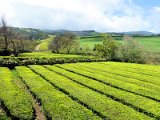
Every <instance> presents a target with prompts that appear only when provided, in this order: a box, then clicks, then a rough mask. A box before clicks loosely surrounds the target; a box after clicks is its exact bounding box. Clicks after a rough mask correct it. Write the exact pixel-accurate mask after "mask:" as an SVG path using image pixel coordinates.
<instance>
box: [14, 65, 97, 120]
mask: <svg viewBox="0 0 160 120" xmlns="http://www.w3.org/2000/svg"><path fill="white" fill-rule="evenodd" d="M30 67H31V68H38V69H39V67H38V66H30ZM16 70H17V71H18V73H19V75H20V76H21V77H22V79H23V80H24V82H25V83H26V84H27V85H28V86H29V88H30V89H31V91H32V92H34V93H35V94H36V97H37V98H38V99H39V100H40V101H41V103H42V106H43V109H44V112H45V115H46V116H47V118H50V119H53V120H55V119H58V120H75V119H79V120H82V119H95V120H96V119H97V120H98V119H100V118H99V117H98V116H96V115H94V114H93V113H92V112H91V111H90V110H88V109H87V108H85V107H83V106H81V105H80V104H78V103H77V102H75V101H73V100H72V99H71V98H70V97H68V96H67V95H65V94H64V93H62V92H61V91H59V90H58V89H57V88H55V87H53V86H52V85H51V84H49V83H48V82H47V81H45V80H44V79H43V78H42V77H40V76H39V75H37V74H35V73H34V72H32V71H31V70H30V69H29V68H27V67H16ZM38 71H39V72H42V73H44V72H45V71H43V69H39V70H38ZM47 74H48V73H47ZM48 75H49V74H48ZM50 77H51V76H50ZM56 79H58V78H56Z"/></svg>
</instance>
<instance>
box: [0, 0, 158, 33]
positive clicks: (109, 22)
mask: <svg viewBox="0 0 160 120" xmlns="http://www.w3.org/2000/svg"><path fill="white" fill-rule="evenodd" d="M0 15H1V16H3V15H5V17H6V19H7V21H8V24H9V25H11V26H17V27H32V28H39V29H68V30H96V31H100V32H109V31H114V32H117V31H119V32H120V31H151V32H159V33H160V0H0Z"/></svg>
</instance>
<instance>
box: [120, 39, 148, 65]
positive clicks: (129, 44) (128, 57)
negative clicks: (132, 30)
mask: <svg viewBox="0 0 160 120" xmlns="http://www.w3.org/2000/svg"><path fill="white" fill-rule="evenodd" d="M146 57H147V56H146V55H145V52H144V50H143V48H142V46H141V45H139V43H138V41H136V40H134V39H133V38H131V37H128V36H125V38H124V43H123V44H122V45H121V46H120V49H119V58H120V59H121V60H122V61H126V62H135V63H146Z"/></svg>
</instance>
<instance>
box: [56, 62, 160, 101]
mask: <svg viewBox="0 0 160 120" xmlns="http://www.w3.org/2000/svg"><path fill="white" fill-rule="evenodd" d="M56 66H58V67H61V68H63V69H66V70H68V71H71V72H74V73H77V74H80V75H83V76H85V77H88V78H92V79H94V80H97V81H99V82H102V83H104V84H107V85H110V86H112V87H115V88H118V89H121V90H124V91H128V92H132V93H135V94H138V95H141V96H144V97H147V98H150V99H153V100H155V101H160V94H159V92H157V91H154V90H150V89H148V88H145V87H141V86H137V85H135V84H131V83H126V82H122V81H119V80H116V79H113V78H109V77H106V76H103V75H101V74H98V73H96V72H95V73H91V72H89V71H84V70H80V69H77V68H74V67H72V66H70V65H69V64H65V65H56Z"/></svg>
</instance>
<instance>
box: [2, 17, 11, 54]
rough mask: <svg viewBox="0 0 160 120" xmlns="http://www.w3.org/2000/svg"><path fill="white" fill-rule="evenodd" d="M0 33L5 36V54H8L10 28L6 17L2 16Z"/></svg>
mask: <svg viewBox="0 0 160 120" xmlns="http://www.w3.org/2000/svg"><path fill="white" fill-rule="evenodd" d="M0 35H1V36H3V38H4V54H6V55H7V54H8V46H9V39H8V37H9V29H8V26H7V21H6V19H5V17H1V23H0Z"/></svg>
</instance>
